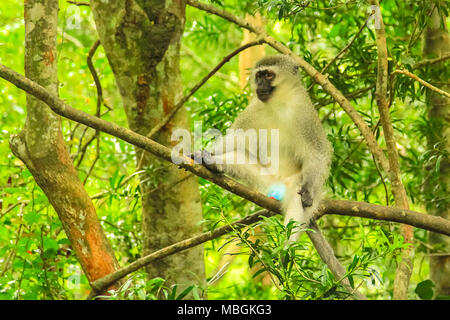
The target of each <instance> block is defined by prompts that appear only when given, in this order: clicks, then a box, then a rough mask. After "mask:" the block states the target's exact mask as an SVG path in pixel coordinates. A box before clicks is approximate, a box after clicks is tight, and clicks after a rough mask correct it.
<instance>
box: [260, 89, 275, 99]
mask: <svg viewBox="0 0 450 320" xmlns="http://www.w3.org/2000/svg"><path fill="white" fill-rule="evenodd" d="M272 91H273V89H269V90H259V89H258V90H256V95H257V96H258V99H259V100H261V101H262V102H266V101H267V100H269V99H270V97H271V96H272Z"/></svg>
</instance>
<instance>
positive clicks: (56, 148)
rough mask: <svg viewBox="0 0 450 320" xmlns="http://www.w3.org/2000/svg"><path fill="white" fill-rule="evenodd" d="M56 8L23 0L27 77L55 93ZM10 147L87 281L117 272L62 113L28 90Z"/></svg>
mask: <svg viewBox="0 0 450 320" xmlns="http://www.w3.org/2000/svg"><path fill="white" fill-rule="evenodd" d="M58 10H59V8H58V0H28V1H25V12H24V14H25V75H26V76H27V77H28V78H30V79H31V80H34V81H36V82H37V83H39V84H40V85H41V86H43V87H44V88H46V89H47V90H49V91H50V92H52V93H54V94H57V93H58V78H57V59H56V34H57V22H58ZM10 147H11V150H12V152H13V153H14V154H15V155H16V156H17V157H18V158H20V159H21V160H22V161H23V162H24V163H25V165H26V166H27V167H28V169H29V170H30V172H31V173H32V175H33V177H34V178H35V180H36V182H37V184H38V185H39V186H40V187H41V188H42V190H43V191H44V192H45V194H46V195H47V198H48V200H49V202H50V203H51V204H52V206H53V208H54V209H55V211H56V212H57V214H58V216H59V218H60V219H61V223H62V225H63V227H64V230H65V232H66V235H67V237H68V238H69V240H70V242H71V244H72V247H73V249H74V251H75V253H76V255H77V257H78V260H79V262H80V264H81V266H82V268H83V270H84V272H85V274H86V276H87V278H88V280H89V281H90V282H92V281H94V280H96V279H98V278H102V277H103V276H106V275H107V274H109V273H112V272H114V271H115V270H117V269H118V267H119V266H118V263H117V260H116V258H115V256H114V253H113V252H112V249H111V247H110V245H109V242H108V240H107V239H106V237H105V235H104V233H103V230H102V228H101V226H100V223H99V221H98V219H97V215H96V212H95V208H94V206H93V204H92V201H91V199H90V197H89V195H88V194H87V193H86V191H85V189H84V187H83V184H82V183H81V181H80V179H79V177H78V174H77V172H76V170H75V168H74V166H73V164H72V161H71V158H70V155H69V153H68V151H67V149H66V146H65V143H64V140H63V136H62V132H61V121H60V117H59V116H58V115H56V114H55V113H54V112H53V111H51V109H50V108H49V107H48V106H47V105H46V104H45V103H43V102H41V101H40V100H37V99H36V98H34V97H33V96H32V95H29V94H27V118H26V123H25V127H24V129H23V131H22V132H21V133H20V134H18V135H13V136H11V139H10Z"/></svg>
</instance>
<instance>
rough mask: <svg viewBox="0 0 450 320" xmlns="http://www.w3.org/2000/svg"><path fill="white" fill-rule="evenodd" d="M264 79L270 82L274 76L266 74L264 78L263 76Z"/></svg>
mask: <svg viewBox="0 0 450 320" xmlns="http://www.w3.org/2000/svg"><path fill="white" fill-rule="evenodd" d="M265 78H266V79H267V80H272V79H273V78H275V75H274V74H273V73H267V74H266V76H265Z"/></svg>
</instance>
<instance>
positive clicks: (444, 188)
mask: <svg viewBox="0 0 450 320" xmlns="http://www.w3.org/2000/svg"><path fill="white" fill-rule="evenodd" d="M446 19H447V17H446V16H445V14H444V12H443V11H439V10H438V9H437V8H436V9H435V10H434V12H433V15H432V16H431V21H430V23H429V25H428V27H427V29H426V32H425V45H424V49H423V55H424V57H425V58H436V57H440V56H443V55H446V54H449V53H450V37H449V34H448V30H447V26H446V21H447V20H446ZM441 22H442V23H441ZM430 68H431V70H432V71H433V74H436V75H438V76H436V78H435V79H433V80H434V81H440V82H444V83H445V82H448V69H445V68H446V64H445V62H441V64H437V65H433V66H430ZM440 89H442V90H444V91H447V92H449V91H450V86H449V85H445V86H443V87H441V88H440ZM427 103H428V107H429V111H428V120H429V121H430V122H432V123H433V124H434V125H433V127H437V128H442V129H441V130H439V132H437V133H438V134H441V136H439V137H435V136H430V137H429V139H428V143H429V148H430V149H433V148H435V147H436V146H439V148H441V152H447V154H448V153H449V152H450V99H449V98H447V97H444V96H442V95H439V94H438V93H436V92H434V91H431V90H428V91H427ZM441 141H445V145H442V144H436V143H437V142H441ZM438 186H439V194H444V195H447V198H448V194H449V192H450V161H449V159H448V157H445V158H444V159H443V161H442V162H441V166H440V177H439V183H438ZM427 188H428V190H427V192H428V193H430V194H433V193H436V184H434V183H433V185H431V184H428V185H427ZM435 200H436V199H435ZM444 201H445V203H442V201H432V202H430V203H428V204H427V207H428V212H429V213H430V214H433V215H437V216H441V217H443V218H446V219H450V203H449V201H448V200H444ZM429 242H430V244H432V245H434V246H436V247H439V250H437V251H436V252H431V253H432V254H433V253H435V254H436V253H444V254H446V255H436V256H434V255H431V256H430V273H431V279H432V280H433V282H434V283H435V284H436V295H437V296H442V295H444V296H450V238H449V237H446V236H444V235H440V234H437V233H432V232H430V234H429Z"/></svg>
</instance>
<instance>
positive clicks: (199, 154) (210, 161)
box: [191, 150, 223, 174]
mask: <svg viewBox="0 0 450 320" xmlns="http://www.w3.org/2000/svg"><path fill="white" fill-rule="evenodd" d="M191 159H193V160H195V161H196V162H197V163H201V164H203V165H204V166H205V167H206V168H208V169H209V170H211V171H212V172H214V173H216V174H223V170H222V168H221V167H220V166H219V165H217V164H216V163H215V160H214V156H213V155H212V154H211V153H209V152H208V151H206V150H199V151H195V152H194V153H191Z"/></svg>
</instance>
